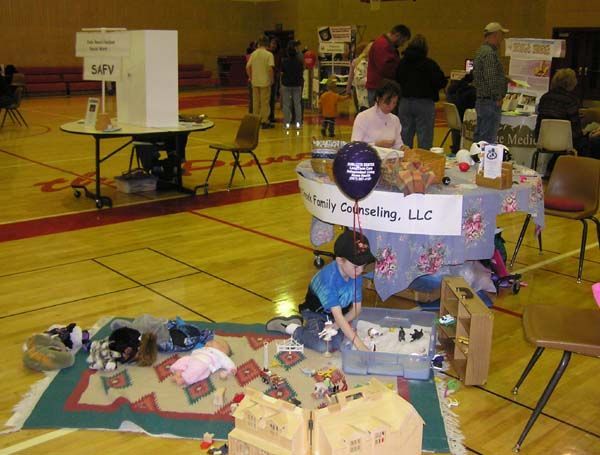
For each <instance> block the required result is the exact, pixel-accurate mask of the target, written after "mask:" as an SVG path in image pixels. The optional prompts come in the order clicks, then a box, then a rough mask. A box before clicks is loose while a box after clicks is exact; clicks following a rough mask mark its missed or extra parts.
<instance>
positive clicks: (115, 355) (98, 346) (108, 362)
mask: <svg viewBox="0 0 600 455" xmlns="http://www.w3.org/2000/svg"><path fill="white" fill-rule="evenodd" d="M120 358H121V353H119V352H117V351H113V350H112V349H110V341H109V340H108V338H105V339H103V340H97V341H92V344H91V345H90V354H89V355H88V358H87V363H88V364H89V366H90V368H91V369H92V370H105V371H113V370H115V369H116V368H117V360H118V359H120Z"/></svg>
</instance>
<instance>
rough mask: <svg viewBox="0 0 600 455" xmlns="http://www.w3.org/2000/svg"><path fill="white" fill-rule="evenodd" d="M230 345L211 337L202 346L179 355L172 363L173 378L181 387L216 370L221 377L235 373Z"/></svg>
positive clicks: (199, 379) (204, 377)
mask: <svg viewBox="0 0 600 455" xmlns="http://www.w3.org/2000/svg"><path fill="white" fill-rule="evenodd" d="M230 355H231V347H230V346H229V344H228V343H227V342H226V341H225V340H222V339H213V340H210V341H208V342H207V343H206V345H205V346H204V347H203V348H200V349H194V350H193V351H192V352H191V353H190V355H188V356H185V357H181V358H180V359H178V360H177V361H176V362H175V363H174V364H173V365H171V367H170V368H171V371H172V372H173V380H174V381H175V382H176V383H177V385H180V386H182V387H185V386H188V385H190V384H194V383H196V382H198V381H202V380H203V379H206V378H207V377H208V376H210V375H211V374H212V373H214V372H215V371H217V370H222V371H221V373H220V376H221V379H225V378H226V377H227V376H228V375H230V374H235V372H236V367H235V364H234V363H233V361H232V360H231V359H230V358H229V356H230Z"/></svg>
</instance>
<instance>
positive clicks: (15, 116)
mask: <svg viewBox="0 0 600 455" xmlns="http://www.w3.org/2000/svg"><path fill="white" fill-rule="evenodd" d="M22 96H23V87H17V88H16V89H15V94H14V97H15V101H14V103H12V104H11V105H9V106H6V107H5V108H4V117H2V124H1V125H0V128H2V127H4V122H5V121H6V116H7V115H8V116H9V117H10V119H11V120H12V122H13V123H15V124H17V125H19V126H26V127H27V128H29V125H28V124H27V122H26V121H25V118H24V117H23V115H21V112H19V107H21V97H22Z"/></svg>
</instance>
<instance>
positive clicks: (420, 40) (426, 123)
mask: <svg viewBox="0 0 600 455" xmlns="http://www.w3.org/2000/svg"><path fill="white" fill-rule="evenodd" d="M427 52H428V47H427V41H426V40H425V37H424V36H423V35H416V36H415V37H414V38H413V39H412V40H411V42H410V43H409V44H408V47H407V48H406V50H405V51H404V53H403V57H402V60H400V63H399V64H398V69H397V72H396V80H397V81H398V83H399V84H400V87H402V99H401V100H400V102H399V104H398V117H399V118H400V124H401V125H402V141H403V142H404V144H405V145H407V146H408V147H411V148H412V146H413V140H414V137H415V134H416V135H417V138H418V139H419V147H420V148H423V149H426V150H429V149H430V148H431V147H432V146H433V129H434V126H435V102H436V101H438V100H439V99H440V96H439V91H440V90H441V89H442V88H444V87H445V86H446V76H444V73H443V72H442V70H441V68H440V67H439V65H438V64H437V63H436V62H435V61H433V60H432V59H430V58H428V57H427ZM370 64H371V63H370V62H369V65H370Z"/></svg>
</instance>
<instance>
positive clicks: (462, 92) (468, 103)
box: [446, 73, 477, 153]
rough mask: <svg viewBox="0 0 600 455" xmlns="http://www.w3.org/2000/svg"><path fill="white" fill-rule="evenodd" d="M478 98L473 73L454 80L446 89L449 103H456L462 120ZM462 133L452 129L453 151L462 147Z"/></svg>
mask: <svg viewBox="0 0 600 455" xmlns="http://www.w3.org/2000/svg"><path fill="white" fill-rule="evenodd" d="M476 98H477V91H476V90H475V87H474V86H473V74H472V73H467V74H465V76H464V77H463V78H462V79H460V80H458V81H452V82H451V83H450V85H448V89H447V90H446V100H447V101H448V102H449V103H452V104H454V105H456V109H457V110H458V115H459V117H460V119H461V121H462V118H463V117H464V115H465V111H466V110H467V109H473V108H474V107H475V100H476ZM460 133H461V132H460V131H458V130H452V149H451V150H452V153H456V152H458V149H459V148H460Z"/></svg>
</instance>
